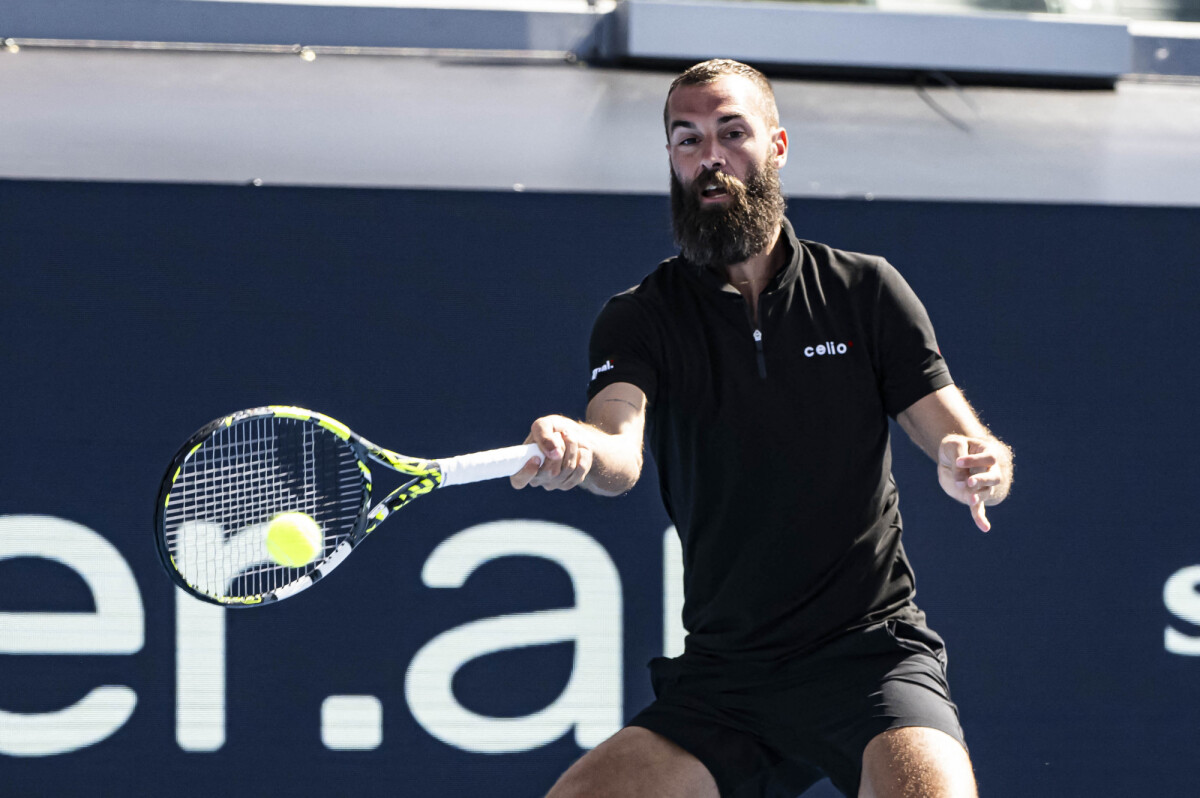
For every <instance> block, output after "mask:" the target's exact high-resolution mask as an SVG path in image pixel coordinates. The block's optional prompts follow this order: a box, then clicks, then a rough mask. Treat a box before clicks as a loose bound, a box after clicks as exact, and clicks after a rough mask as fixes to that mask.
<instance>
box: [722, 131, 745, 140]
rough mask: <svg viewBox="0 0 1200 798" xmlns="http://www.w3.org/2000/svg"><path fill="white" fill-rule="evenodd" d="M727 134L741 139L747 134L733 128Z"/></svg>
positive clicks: (732, 137)
mask: <svg viewBox="0 0 1200 798" xmlns="http://www.w3.org/2000/svg"><path fill="white" fill-rule="evenodd" d="M726 135H727V136H729V138H731V139H740V138H743V137H745V135H746V134H745V133H743V132H742V131H740V130H731V131H729V132H728V133H727V134H726Z"/></svg>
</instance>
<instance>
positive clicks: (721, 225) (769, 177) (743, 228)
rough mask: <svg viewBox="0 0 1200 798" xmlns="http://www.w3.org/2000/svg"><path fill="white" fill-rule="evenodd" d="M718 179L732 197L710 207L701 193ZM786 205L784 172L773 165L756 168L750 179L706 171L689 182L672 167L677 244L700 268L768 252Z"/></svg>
mask: <svg viewBox="0 0 1200 798" xmlns="http://www.w3.org/2000/svg"><path fill="white" fill-rule="evenodd" d="M712 182H716V183H717V184H718V185H719V186H721V188H723V189H724V190H725V192H726V193H727V194H728V195H729V199H728V200H726V201H725V202H723V203H720V204H713V205H709V206H705V205H703V204H701V201H700V191H701V190H702V189H703V188H704V186H706V185H708V184H709V183H712ZM785 207H786V203H785V201H784V197H783V188H782V186H781V185H780V182H779V170H778V169H776V168H775V167H774V166H773V165H772V164H769V163H764V164H761V165H759V166H756V167H754V168H753V170H752V171H751V172H750V173H749V174H748V175H747V176H746V182H745V183H743V182H742V181H740V180H738V179H737V178H736V177H733V176H731V175H727V174H725V173H724V172H714V171H712V170H705V171H704V172H703V173H702V174H701V175H700V176H699V177H697V178H696V179H695V180H693V181H692V182H691V183H689V184H688V185H686V186H684V185H683V184H682V183H681V182H679V179H678V178H676V177H675V170H674V169H672V170H671V221H672V227H673V229H674V232H675V243H677V244H678V245H679V252H680V254H681V255H683V257H684V258H686V259H687V260H689V261H691V262H692V263H695V264H696V265H698V266H705V267H708V268H722V267H725V266H729V265H731V264H734V263H741V262H743V261H745V260H747V259H748V258H750V257H752V256H754V255H757V254H759V253H760V252H762V251H764V250H765V249H766V248H767V245H769V244H770V243H771V238H772V236H774V234H775V230H776V229H777V228H778V227H779V223H780V222H781V221H782V220H783V212H784V209H785Z"/></svg>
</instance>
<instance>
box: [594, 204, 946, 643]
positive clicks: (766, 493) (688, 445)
mask: <svg viewBox="0 0 1200 798" xmlns="http://www.w3.org/2000/svg"><path fill="white" fill-rule="evenodd" d="M784 235H785V237H786V242H787V245H788V246H789V247H790V249H791V257H790V259H789V260H788V261H787V263H786V265H785V266H784V267H783V268H782V269H780V271H779V272H778V273H777V274H776V275H775V277H774V279H773V280H772V281H771V283H770V284H769V285H768V286H767V288H766V290H765V291H764V292H763V294H762V295H761V296H760V297H759V303H758V313H759V324H758V329H755V327H754V325H753V323H752V321H751V317H750V313H749V306H748V303H747V302H746V301H745V300H744V299H743V298H742V296H741V295H740V294H739V293H737V291H736V290H734V289H733V288H732V287H731V286H729V285H728V284H727V283H726V281H725V278H724V277H723V276H721V275H718V274H717V273H715V272H713V271H712V270H709V269H704V268H700V267H697V266H695V265H693V264H691V263H689V262H687V261H686V260H684V259H682V258H672V259H670V260H667V261H665V262H664V263H662V264H661V265H660V266H659V267H658V269H657V270H656V271H655V272H654V273H653V274H651V275H649V276H648V277H647V278H646V279H645V280H643V281H642V283H641V284H640V285H638V286H637V287H635V288H632V289H630V290H628V291H626V292H624V293H621V294H618V295H617V296H615V297H613V298H612V299H611V300H609V301H608V303H607V304H605V306H604V309H603V310H602V311H601V313H600V316H599V317H598V318H597V320H596V324H595V327H594V329H593V332H592V338H591V344H590V348H589V356H590V360H591V368H592V380H591V384H590V385H589V387H588V398H589V399H590V398H592V397H594V396H595V395H596V393H597V392H599V391H600V390H602V389H603V388H604V387H605V386H608V385H611V384H613V383H617V382H627V383H631V384H633V385H636V386H637V387H638V388H640V389H641V390H642V391H643V392H645V394H646V398H647V399H648V400H649V407H648V410H647V428H646V439H647V443H648V445H649V448H650V451H651V453H652V454H653V457H654V461H655V464H656V466H657V468H658V477H659V484H660V486H661V490H662V498H663V503H664V504H665V505H666V509H667V513H668V514H669V516H670V517H671V520H672V521H673V522H674V523H675V526H676V528H677V529H678V531H679V535H680V539H681V540H682V543H683V559H684V594H685V603H684V610H683V621H684V627H685V628H686V629H687V631H688V636H687V641H686V647H687V652H688V655H689V656H694V657H701V658H708V657H716V658H722V659H740V660H774V659H778V658H780V657H787V656H792V655H795V654H799V653H803V652H804V651H806V650H809V649H811V648H813V647H814V646H816V645H819V644H820V643H822V642H823V641H825V640H828V639H830V638H832V637H834V636H836V635H838V634H840V633H842V632H844V631H847V630H850V629H854V628H858V627H862V626H866V625H869V624H871V623H874V622H876V621H879V620H883V619H885V618H892V617H900V618H904V619H906V620H909V621H911V622H917V623H920V622H922V621H923V616H922V614H921V613H920V612H919V611H918V610H917V609H916V607H915V606H914V605H913V604H912V596H913V590H914V588H913V574H912V570H911V568H910V567H909V564H908V560H907V558H906V557H905V554H904V549H903V547H902V546H901V544H900V528H901V525H900V512H899V509H898V497H897V493H896V485H895V482H894V481H893V479H892V474H891V450H890V446H889V434H888V416H895V415H896V414H898V413H900V412H901V411H903V410H904V409H905V408H907V407H908V406H909V405H911V404H912V403H913V402H915V401H917V400H918V399H920V398H921V397H923V396H925V395H926V394H929V393H931V392H932V391H935V390H937V389H938V388H941V387H943V386H946V385H950V384H951V383H952V381H951V379H950V373H949V371H948V369H947V368H946V365H945V362H944V361H943V359H942V356H941V353H940V352H939V350H938V347H937V342H936V341H935V339H934V334H933V328H932V326H931V325H930V322H929V317H928V315H927V314H926V312H925V308H924V307H923V306H922V305H921V302H920V301H919V300H918V299H917V297H916V295H915V294H914V293H913V291H912V289H911V288H909V286H908V284H907V283H906V282H905V281H904V279H903V278H902V277H901V276H900V274H899V273H898V272H897V271H896V270H895V269H894V268H893V267H892V266H891V265H890V264H888V263H887V261H885V260H883V259H882V258H878V257H874V256H871V255H861V254H857V253H852V252H843V251H840V250H836V249H832V248H830V247H827V246H824V245H822V244H817V243H814V242H811V241H801V240H798V239H797V238H796V235H795V233H794V232H793V230H792V227H791V225H790V224H789V223H788V222H787V221H786V220H785V221H784Z"/></svg>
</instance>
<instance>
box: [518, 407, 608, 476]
mask: <svg viewBox="0 0 1200 798" xmlns="http://www.w3.org/2000/svg"><path fill="white" fill-rule="evenodd" d="M525 442H526V443H536V444H537V446H538V448H539V449H541V450H542V451H543V452H545V455H546V456H545V459H544V460H543V459H539V458H536V457H535V458H531V459H530V460H529V462H527V463H526V464H525V466H524V467H523V468H522V469H521V470H520V471H518V472H517V473H516V474H513V476H512V477H510V478H509V482H510V483H511V484H512V486H513V487H514V488H516V489H517V490H520V489H522V488H525V487H527V486H530V485H532V486H534V487H541V488H545V489H546V490H570V489H571V488H574V487H577V486H578V485H579V484H580V483H582V482H583V480H584V479H585V478H586V477H587V474H588V471H589V470H590V469H591V464H592V453H591V450H590V449H589V448H588V447H587V445H586V443H585V441H584V440H583V428H582V426H581V425H580V424H579V423H578V422H576V421H572V420H571V419H569V418H566V417H564V416H545V417H543V418H539V419H538V420H537V421H535V422H533V425H532V426H531V427H530V430H529V436H528V437H527V438H526V439H525Z"/></svg>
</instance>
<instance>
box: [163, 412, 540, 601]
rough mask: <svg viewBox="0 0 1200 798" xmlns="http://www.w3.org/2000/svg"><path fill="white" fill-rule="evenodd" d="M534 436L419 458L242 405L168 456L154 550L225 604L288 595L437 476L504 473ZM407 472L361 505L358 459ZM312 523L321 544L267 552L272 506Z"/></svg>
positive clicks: (192, 588)
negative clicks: (312, 551)
mask: <svg viewBox="0 0 1200 798" xmlns="http://www.w3.org/2000/svg"><path fill="white" fill-rule="evenodd" d="M542 456H543V455H542V453H541V452H540V451H539V450H538V447H537V445H536V444H532V443H531V444H527V445H524V446H510V447H508V448H505V449H494V450H491V451H486V452H479V453H476V454H466V455H462V456H461V457H449V458H445V459H442V460H423V459H420V458H416V457H405V456H404V455H401V454H397V453H395V452H392V451H388V450H387V449H384V448H382V447H379V446H376V445H375V444H373V443H371V442H370V441H368V440H366V439H365V438H363V437H362V436H360V435H357V434H355V433H354V432H351V431H350V429H349V428H348V427H347V426H346V425H345V424H342V423H341V422H339V421H335V420H334V419H332V418H330V417H329V416H326V415H322V414H321V413H315V412H313V411H311V410H304V409H302V408H299V407H280V406H272V407H258V408H254V409H252V410H242V411H240V412H237V413H234V414H232V415H229V416H225V417H223V418H219V419H217V420H216V421H213V422H212V423H210V424H208V425H206V426H205V427H203V428H202V429H200V430H199V431H198V432H196V434H195V435H193V436H192V437H191V438H190V439H189V440H188V442H187V443H186V444H184V446H183V448H181V449H180V450H179V452H178V453H177V454H176V455H175V457H174V459H173V460H172V461H171V465H170V467H169V468H168V469H167V473H166V476H165V477H164V478H163V482H162V486H161V487H160V488H159V492H158V505H157V508H156V511H155V521H154V526H155V537H156V539H157V542H158V554H159V557H160V558H161V559H162V562H163V566H164V567H165V568H166V569H167V573H168V574H170V576H171V579H172V580H174V582H175V584H177V585H179V586H180V587H181V588H183V589H184V590H186V591H187V592H188V593H190V594H191V595H193V596H195V597H196V598H199V599H203V600H204V601H208V602H212V603H214V604H221V605H224V606H227V607H256V606H261V605H263V604H269V603H273V602H276V601H280V600H281V599H285V598H290V597H292V596H294V595H296V594H297V593H299V592H301V591H302V590H304V589H305V588H307V587H310V586H312V585H313V584H315V583H316V582H317V581H319V580H320V579H323V578H324V577H326V576H328V575H329V572H330V571H332V570H333V569H334V568H336V567H337V566H338V565H340V564H341V563H342V561H343V560H345V559H346V557H347V555H349V554H350V552H351V551H352V550H353V549H354V547H355V546H357V545H358V544H359V543H361V542H362V541H363V539H364V538H366V536H367V535H369V534H371V532H373V531H374V530H375V529H376V528H377V527H378V526H379V525H380V524H381V523H382V522H383V521H384V520H385V519H386V518H387V517H388V516H389V515H391V514H392V513H394V512H396V511H397V510H399V509H400V508H401V507H403V506H404V505H406V504H408V503H409V502H410V501H412V500H413V499H415V498H416V497H418V496H423V495H425V494H426V493H429V492H431V491H433V490H435V489H436V488H444V487H446V486H448V485H464V484H467V483H469V482H479V481H482V480H485V479H498V478H500V477H506V476H511V475H512V474H515V473H516V472H517V471H519V470H520V469H521V467H522V466H524V465H525V463H527V462H528V461H529V459H530V458H531V457H542ZM371 461H373V462H375V463H379V464H381V465H384V466H387V467H388V468H390V469H392V470H394V471H397V472H399V473H400V474H402V475H404V476H405V477H407V478H408V479H407V481H406V482H405V483H404V484H403V485H401V486H400V487H398V488H396V489H395V490H393V491H392V492H391V493H389V494H387V496H385V497H384V498H383V499H382V500H381V501H380V502H378V503H377V504H375V505H374V506H372V505H371V489H372V487H373V483H372V478H371V469H370V466H369V465H368V464H369V462H371ZM286 512H300V513H304V514H306V515H308V516H309V517H310V518H312V519H313V520H315V521H316V523H317V525H318V526H319V527H320V529H321V533H322V535H323V537H324V545H323V547H322V548H321V549H320V550H319V551H318V552H317V554H316V556H315V558H314V559H313V561H312V562H310V563H308V564H306V565H303V566H300V567H297V568H290V567H287V566H282V565H279V564H277V563H276V562H275V561H274V560H272V559H271V557H270V555H269V554H268V552H267V544H266V535H267V529H268V527H269V525H270V522H271V520H272V519H273V518H275V517H276V516H278V515H279V514H280V513H286Z"/></svg>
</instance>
